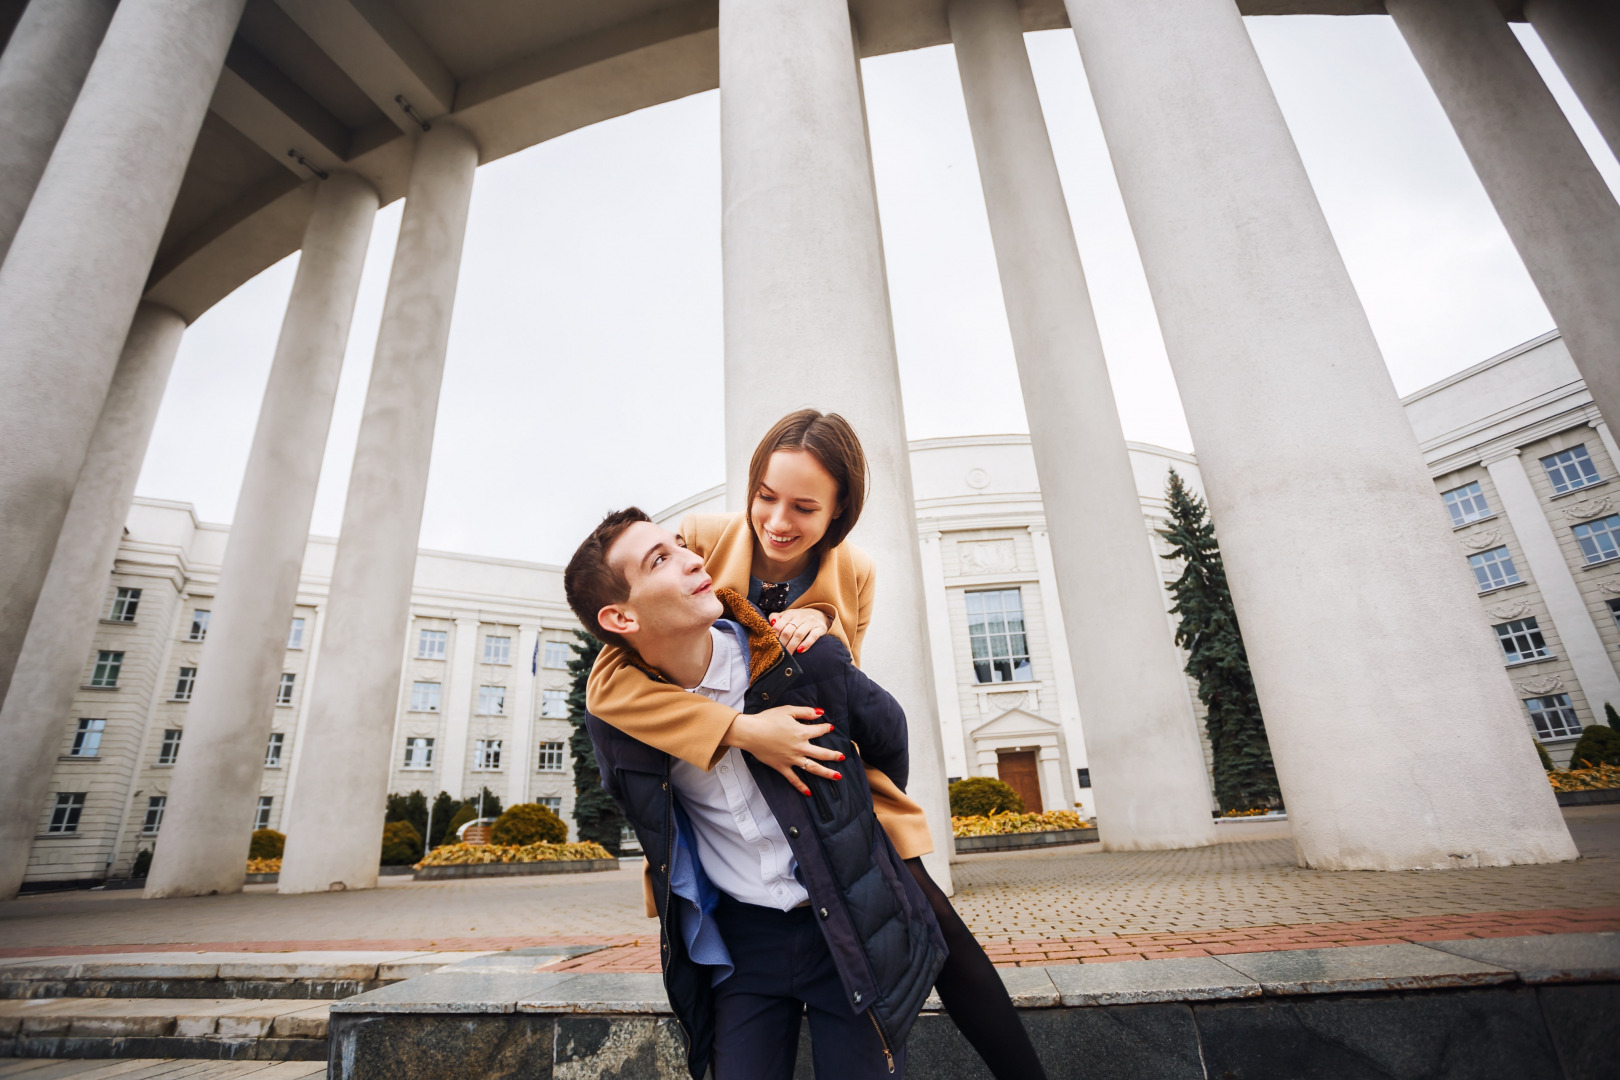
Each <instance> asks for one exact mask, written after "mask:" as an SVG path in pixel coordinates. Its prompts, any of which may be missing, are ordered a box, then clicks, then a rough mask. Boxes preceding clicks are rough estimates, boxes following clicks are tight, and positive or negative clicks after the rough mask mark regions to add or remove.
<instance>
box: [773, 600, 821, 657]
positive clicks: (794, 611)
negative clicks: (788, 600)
mask: <svg viewBox="0 0 1620 1080" xmlns="http://www.w3.org/2000/svg"><path fill="white" fill-rule="evenodd" d="M771 626H772V627H773V628H774V629H775V630H776V636H777V637H778V638H780V639H781V641H782V648H783V649H785V650H787V654H788V655H789V656H792V655H793V654H794V653H802V652H804V650H806V649H808V648H809V647H810V646H812V645H814V644H815V643H816V639H817V638H819V637H821V636H823V635H824V634H826V633H827V631H828V629H830V628H831V627H832V619H831V618H829V617H828V616H826V615H823V614H822V613H821V612H819V611H817V610H816V609H815V608H790V609H788V610H787V611H779V612H777V613H776V614H775V615H772V616H771Z"/></svg>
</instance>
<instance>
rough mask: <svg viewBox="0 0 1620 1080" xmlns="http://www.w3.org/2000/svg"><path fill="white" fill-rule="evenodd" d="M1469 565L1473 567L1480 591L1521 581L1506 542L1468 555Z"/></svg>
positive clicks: (1488, 590)
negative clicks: (1476, 553)
mask: <svg viewBox="0 0 1620 1080" xmlns="http://www.w3.org/2000/svg"><path fill="white" fill-rule="evenodd" d="M1468 565H1469V566H1470V567H1472V568H1473V571H1474V580H1475V581H1477V582H1479V591H1480V592H1490V591H1491V590H1492V589H1500V588H1502V587H1503V586H1505V585H1517V584H1518V583H1519V571H1518V570H1516V569H1515V568H1514V566H1513V556H1512V555H1509V554H1508V549H1507V545H1506V544H1504V545H1503V546H1501V547H1494V548H1491V550H1489V551H1482V552H1480V553H1479V554H1478V555H1470V556H1468Z"/></svg>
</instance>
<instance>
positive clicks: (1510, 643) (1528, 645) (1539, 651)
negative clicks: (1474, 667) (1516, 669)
mask: <svg viewBox="0 0 1620 1080" xmlns="http://www.w3.org/2000/svg"><path fill="white" fill-rule="evenodd" d="M1491 629H1492V630H1495V631H1496V640H1497V641H1500V642H1501V643H1502V651H1503V652H1504V653H1506V654H1507V662H1508V663H1510V664H1517V663H1519V662H1520V661H1522V660H1540V659H1541V658H1542V657H1544V656H1546V655H1547V642H1546V641H1545V640H1544V639H1543V638H1542V636H1541V626H1540V624H1538V623H1537V622H1536V620H1535V616H1531V617H1529V618H1525V619H1515V620H1513V621H1512V622H1505V623H1497V624H1496V625H1495V626H1493V627H1491Z"/></svg>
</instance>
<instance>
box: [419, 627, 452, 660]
mask: <svg viewBox="0 0 1620 1080" xmlns="http://www.w3.org/2000/svg"><path fill="white" fill-rule="evenodd" d="M430 643H431V644H432V645H433V648H432V649H425V648H424V647H425V646H427V645H428V644H430ZM449 649H450V631H448V630H434V629H431V628H429V627H426V626H419V627H417V629H416V658H417V659H418V660H443V659H444V658H445V656H446V654H447V653H448V652H449Z"/></svg>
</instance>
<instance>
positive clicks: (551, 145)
mask: <svg viewBox="0 0 1620 1080" xmlns="http://www.w3.org/2000/svg"><path fill="white" fill-rule="evenodd" d="M1248 26H1249V31H1250V35H1251V36H1252V37H1253V39H1254V42H1255V45H1256V47H1257V48H1258V50H1259V53H1260V57H1261V60H1262V61H1263V63H1264V64H1265V68H1266V72H1267V74H1268V75H1269V76H1270V78H1271V82H1272V85H1273V87H1275V89H1276V93H1277V97H1278V99H1279V101H1280V102H1281V104H1282V109H1283V113H1284V115H1285V116H1286V117H1287V120H1288V124H1289V127H1290V129H1291V130H1292V132H1293V135H1294V138H1295V140H1296V142H1297V143H1298V144H1299V148H1300V152H1301V154H1302V155H1303V157H1304V160H1305V166H1306V169H1307V170H1308V171H1309V173H1310V177H1311V181H1312V183H1313V184H1314V185H1315V187H1316V192H1317V195H1318V197H1319V198H1320V199H1321V202H1322V205H1323V208H1324V210H1325V211H1326V213H1327V217H1328V221H1329V223H1330V224H1331V226H1332V228H1333V233H1334V235H1335V237H1336V238H1337V240H1338V243H1339V248H1340V250H1341V251H1342V252H1343V254H1344V258H1345V261H1346V263H1347V264H1348V266H1349V269H1350V275H1351V277H1352V279H1353V280H1354V282H1355V285H1356V288H1357V290H1358V291H1359V292H1360V295H1361V299H1362V302H1363V304H1364V305H1365V306H1366V308H1367V312H1368V315H1369V316H1370V318H1371V320H1372V326H1373V329H1374V331H1375V332H1376V333H1377V335H1378V340H1379V344H1380V345H1381V346H1382V348H1383V351H1384V357H1385V360H1386V361H1387V362H1388V365H1389V370H1390V374H1391V376H1392V377H1393V379H1394V382H1395V385H1396V388H1397V389H1398V390H1399V391H1400V392H1401V393H1403V394H1404V393H1408V392H1410V391H1412V390H1416V389H1418V388H1419V387H1422V386H1425V385H1428V384H1429V383H1432V382H1434V381H1436V380H1438V379H1441V378H1444V377H1445V376H1447V375H1450V374H1452V373H1454V372H1456V371H1459V370H1461V369H1463V368H1465V367H1468V366H1469V365H1471V364H1475V363H1478V362H1479V361H1481V360H1484V359H1486V358H1487V357H1489V356H1491V355H1493V354H1495V353H1498V352H1501V351H1502V350H1504V349H1507V348H1511V347H1512V346H1514V345H1516V344H1518V343H1520V342H1522V341H1525V340H1527V339H1529V338H1531V337H1534V336H1536V335H1537V334H1540V333H1543V332H1545V331H1546V330H1548V329H1550V328H1551V327H1552V320H1551V318H1550V317H1549V316H1548V314H1547V311H1546V308H1545V307H1544V306H1543V304H1542V303H1541V300H1540V298H1539V297H1538V296H1537V294H1536V291H1535V289H1534V287H1533V286H1532V285H1531V283H1530V279H1529V277H1528V275H1527V274H1526V273H1525V270H1524V267H1523V264H1522V263H1521V262H1520V261H1519V258H1518V256H1517V255H1516V254H1515V252H1514V250H1513V247H1512V245H1511V244H1510V243H1509V241H1508V238H1507V235H1506V233H1505V232H1504V231H1503V230H1502V226H1501V223H1500V222H1499V221H1498V219H1497V217H1496V214H1495V212H1494V211H1493V210H1492V208H1491V205H1490V203H1489V201H1488V200H1487V199H1486V197H1485V193H1484V191H1483V190H1482V189H1481V187H1480V185H1479V181H1478V179H1477V178H1476V177H1475V175H1474V173H1473V170H1472V168H1471V167H1470V166H1469V164H1468V160H1467V158H1466V157H1465V156H1464V155H1463V152H1462V148H1461V146H1460V145H1459V144H1458V142H1457V139H1456V136H1455V135H1454V134H1453V133H1452V131H1451V129H1450V127H1449V125H1448V124H1447V122H1446V120H1445V117H1444V115H1443V114H1442V112H1441V110H1440V107H1439V104H1438V103H1437V102H1436V101H1435V99H1434V97H1433V95H1432V94H1431V93H1430V92H1429V89H1428V86H1427V84H1426V83H1425V82H1424V79H1423V77H1422V75H1421V73H1420V72H1419V71H1418V68H1417V65H1416V63H1415V62H1414V61H1413V59H1412V57H1411V54H1410V53H1409V52H1408V51H1407V49H1406V46H1405V45H1404V44H1403V42H1402V41H1401V38H1400V36H1399V34H1397V33H1396V31H1395V29H1394V27H1393V25H1392V24H1391V23H1390V21H1389V20H1388V19H1387V18H1383V17H1359V18H1331V17H1298V16H1296V17H1289V18H1270V19H1264V18H1262V19H1250V20H1248ZM1518 30H1519V33H1520V38H1521V40H1523V41H1524V42H1525V45H1526V48H1527V49H1528V50H1529V52H1530V55H1531V57H1532V58H1533V59H1534V60H1535V62H1536V64H1537V66H1538V67H1539V68H1540V69H1541V71H1542V73H1543V75H1544V76H1545V77H1546V78H1547V79H1548V82H1549V84H1550V85H1551V86H1552V87H1553V90H1554V93H1555V94H1557V95H1558V98H1559V101H1560V103H1561V104H1562V105H1563V107H1564V109H1565V112H1566V113H1567V114H1569V116H1570V118H1571V120H1572V122H1574V124H1575V125H1576V128H1577V131H1578V132H1579V134H1580V136H1581V138H1582V140H1583V142H1585V144H1586V146H1587V148H1588V150H1589V151H1590V152H1591V153H1592V155H1593V157H1594V159H1595V160H1597V162H1598V164H1599V167H1600V168H1601V169H1602V170H1603V172H1604V176H1605V178H1606V179H1607V180H1608V182H1609V185H1610V187H1611V188H1612V189H1614V190H1616V191H1617V192H1620V166H1617V165H1616V163H1615V159H1614V157H1613V155H1612V154H1610V153H1609V151H1608V149H1607V147H1606V146H1604V144H1603V142H1602V140H1601V138H1600V137H1599V136H1598V134H1597V132H1596V129H1595V128H1594V127H1593V126H1592V124H1591V122H1590V121H1589V119H1588V118H1587V117H1586V115H1585V113H1584V112H1583V111H1582V110H1581V108H1580V106H1579V104H1578V103H1577V102H1576V101H1575V99H1574V96H1573V95H1572V94H1571V93H1570V91H1569V89H1568V87H1567V85H1566V84H1565V83H1564V82H1563V80H1562V78H1561V77H1560V76H1559V75H1558V73H1557V70H1556V68H1555V67H1554V66H1553V65H1552V63H1551V61H1550V60H1549V58H1548V57H1547V56H1546V53H1545V51H1544V50H1543V49H1542V47H1541V45H1540V42H1539V41H1538V40H1536V38H1535V36H1534V34H1533V32H1531V31H1530V30H1529V29H1528V28H1527V27H1523V26H1520V27H1518ZM1027 41H1028V45H1029V52H1030V58H1031V60H1032V61H1033V63H1034V68H1035V77H1036V80H1037V82H1038V84H1039V87H1040V93H1041V101H1042V104H1043V106H1044V108H1045V111H1046V121H1047V126H1048V128H1049V129H1050V131H1051V135H1052V142H1053V145H1054V147H1055V149H1056V151H1057V158H1058V166H1059V169H1060V170H1061V172H1062V176H1063V183H1064V189H1065V191H1066V193H1067V196H1068V200H1069V212H1070V215H1071V217H1072V218H1073V221H1074V227H1075V231H1076V235H1077V237H1078V240H1079V244H1080V253H1081V256H1082V258H1083V260H1084V262H1085V269H1086V274H1087V278H1088V280H1089V283H1090V287H1091V294H1092V301H1093V304H1094V306H1095V308H1096V312H1097V320H1098V323H1099V326H1100V328H1101V331H1102V337H1103V344H1104V346H1105V347H1106V349H1107V352H1108V363H1109V369H1110V371H1111V373H1112V375H1113V380H1114V390H1115V396H1116V398H1117V399H1118V402H1119V408H1120V413H1121V416H1122V418H1123V420H1124V426H1125V433H1126V437H1127V438H1130V439H1134V440H1138V441H1142V442H1150V443H1157V444H1159V445H1162V446H1168V447H1173V448H1176V449H1181V450H1192V449H1194V447H1193V446H1192V443H1191V440H1190V439H1189V437H1188V435H1187V429H1186V425H1185V422H1184V420H1183V418H1182V414H1181V407H1180V404H1179V403H1178V401H1177V399H1176V391H1175V384H1174V382H1173V381H1172V379H1171V377H1170V369H1169V366H1168V363H1167V362H1166V360H1165V356H1164V347H1163V343H1162V342H1161V340H1160V337H1159V332H1158V327H1157V323H1156V321H1155V318H1154V313H1153V306H1152V302H1151V300H1150V298H1149V296H1148V292H1147V285H1146V281H1145V279H1144V278H1143V275H1142V269H1141V264H1140V262H1139V261H1138V258H1137V255H1136V251H1135V247H1134V244H1133V241H1132V238H1131V233H1130V227H1129V225H1128V223H1127V221H1126V218H1125V211H1124V207H1123V204H1122V203H1121V202H1120V198H1119V191H1118V188H1117V186H1116V185H1115V182H1114V176H1113V171H1112V168H1111V166H1110V164H1109V161H1108V156H1107V152H1106V149H1105V147H1104V144H1103V141H1102V134H1101V131H1100V129H1099V127H1098V124H1097V119H1096V114H1095V112H1094V110H1093V107H1092V103H1091V98H1090V94H1089V93H1088V91H1087V87H1086V82H1085V75H1084V72H1083V70H1082V68H1081V65H1080V58H1079V55H1078V52H1077V50H1076V47H1075V43H1074V38H1073V36H1072V35H1071V34H1070V33H1069V32H1068V31H1050V32H1045V33H1040V34H1031V35H1029V36H1028V37H1027ZM864 74H865V84H866V94H867V105H868V110H869V114H870V122H871V126H872V144H873V155H874V157H875V164H876V172H877V185H878V198H879V202H880V205H881V213H882V219H883V238H884V245H885V252H886V256H887V260H888V269H889V280H890V291H891V295H892V299H893V305H894V321H895V334H896V337H897V340H898V342H899V352H900V366H901V375H902V379H903V382H904V392H905V402H906V421H907V426H908V432H909V435H910V436H911V437H912V438H934V437H940V436H950V435H973V434H989V433H1001V432H1023V431H1027V430H1028V428H1027V426H1026V424H1025V420H1024V410H1023V406H1022V403H1021V401H1020V397H1019V390H1018V383H1017V373H1016V370H1015V367H1014V363H1013V358H1012V345H1011V340H1010V338H1009V335H1008V332H1007V325H1006V317H1005V313H1004V311H1003V308H1002V303H1001V294H1000V286H999V283H998V281H997V277H996V268H995V261H994V255H993V252H992V250H991V246H990V234H989V226H988V224H987V221H986V218H985V211H984V204H983V200H982V196H981V194H980V190H979V181H978V173H977V167H976V165H975V163H974V159H973V145H972V141H971V138H970V136H969V132H968V126H967V116H966V113H965V111H964V109H963V105H962V92H961V87H960V84H959V83H958V81H957V77H956V69H955V61H954V58H953V56H952V54H951V50H950V47H949V46H944V47H940V48H934V49H926V50H922V51H919V52H912V53H903V54H900V55H896V56H887V57H880V58H877V59H873V60H868V61H865V67H864ZM401 209H402V204H401V203H397V202H396V203H395V204H393V205H392V206H389V207H386V208H384V209H383V211H382V212H381V213H379V214H378V216H377V222H376V227H375V230H374V232H373V234H372V241H371V251H370V255H369V257H368V260H367V264H366V271H365V277H364V280H363V281H362V284H361V289H360V300H359V306H358V309H357V311H356V315H355V321H354V330H353V333H352V335H351V339H350V343H349V351H348V356H347V359H346V362H345V367H344V371H343V378H342V382H341V385H340V388H339V391H338V402H337V409H336V414H335V417H334V420H333V425H332V432H331V437H330V439H329V441H328V444H327V451H326V461H325V466H324V469H323V471H322V474H321V484H320V491H319V494H318V496H317V499H316V506H315V516H314V521H313V525H312V529H313V531H314V532H316V533H320V534H323V535H329V536H336V535H337V534H338V532H339V527H340V524H341V521H342V514H343V499H344V494H345V488H346V486H347V483H348V465H349V459H350V457H351V455H352V454H353V452H354V444H355V439H356V436H357V433H358V429H359V423H360V411H361V406H362V403H363V399H364V396H365V384H366V380H367V377H368V375H369V370H370V365H371V352H372V348H373V347H374V345H375V343H376V336H377V325H378V321H379V319H380V317H381V313H382V303H383V292H384V289H385V287H386V284H387V277H388V267H389V261H390V260H391V258H392V256H393V249H394V241H395V236H396V234H397V232H398V229H399V219H400V211H401ZM296 267H297V256H293V257H291V258H288V259H286V260H284V261H283V262H281V263H279V264H277V265H276V266H274V267H271V268H270V269H269V270H266V271H265V272H264V273H263V274H261V275H259V277H257V278H256V279H254V280H253V281H251V282H249V283H248V284H246V285H244V286H243V287H242V288H241V289H239V290H237V291H236V293H234V294H233V295H231V296H230V297H229V298H227V299H226V300H224V301H223V302H221V303H220V304H218V305H217V306H215V307H214V308H213V309H212V310H211V311H209V312H208V313H207V314H205V315H204V316H203V317H202V318H201V319H199V320H198V321H197V322H196V323H195V324H194V325H193V326H192V327H191V328H190V329H189V330H188V331H187V332H186V337H185V340H184V343H183V344H182V346H181V349H180V355H179V358H178V359H177V361H176V363H175V369H174V375H173V377H172V378H171V380H170V384H169V389H168V393H167V396H166V397H165V399H164V402H163V408H162V411H161V413H160V415H159V418H158V424H157V430H156V432H155V434H154V435H153V439H152V447H151V450H150V452H149V454H148V456H147V460H146V463H145V467H144V469H143V470H142V473H141V479H140V483H139V485H138V489H137V490H138V493H139V494H141V495H145V496H150V497H153V498H162V499H176V500H181V501H185V502H190V503H193V504H194V505H195V506H196V508H197V513H198V516H199V517H200V518H202V520H204V521H213V522H229V521H230V519H231V517H232V515H233V513H234V508H235V503H236V496H237V491H238V488H239V487H240V484H241V478H242V470H243V468H244V467H245V465H246V461H247V453H248V445H249V442H250V440H251V438H252V433H253V427H254V424H255V422H256V418H257V414H258V407H259V399H260V397H261V396H262V394H263V391H264V385H265V381H266V379H267V377H268V373H269V366H270V360H271V356H272V354H273V352H274V349H275V341H276V335H277V332H278V330H279V327H280V322H281V315H282V311H283V308H284V307H285V305H286V301H287V296H288V293H289V291H290V290H291V287H292V279H293V273H294V271H295V269H296ZM721 337H722V335H721V294H720V134H719V97H718V94H716V93H707V94H700V95H698V96H696V97H691V98H686V99H684V100H681V101H676V102H672V103H670V104H667V105H661V106H658V107H656V108H651V109H646V110H643V111H642V112H639V113H634V114H632V115H630V116H625V117H621V118H619V119H617V120H611V121H608V122H606V123H603V124H598V125H596V126H594V127H591V128H587V129H585V130H582V131H577V132H574V133H572V134H569V135H566V136H564V137H562V138H559V139H555V140H552V141H551V142H547V143H543V144H541V145H539V146H536V147H532V148H530V149H529V150H527V151H524V152H523V153H520V154H515V155H513V156H511V157H508V158H505V159H503V160H501V161H497V162H494V163H492V164H490V165H486V166H485V167H484V168H482V169H481V170H480V171H479V174H478V183H477V185H476V186H475V188H474V193H473V202H472V215H471V222H470V224H469V226H468V235H467V245H466V253H465V255H464V257H463V260H462V268H461V282H460V287H459V291H458V293H457V297H456V310H455V322H454V328H453V331H452V333H451V339H450V351H449V357H448V361H447V364H446V369H445V380H444V392H443V396H442V398H441V402H440V406H439V419H438V426H437V429H436V433H435V440H434V450H433V467H432V473H431V477H430V480H429V484H428V496H427V508H426V514H425V517H424V521H423V526H422V545H423V546H424V547H429V548H437V549H441V550H449V551H461V552H470V553H475V554H481V555H493V556H499V557H505V558H516V559H529V560H534V561H539V562H553V563H557V562H562V561H564V560H566V558H567V556H568V554H569V552H571V551H572V550H573V547H574V545H575V544H576V543H577V542H578V539H579V538H580V536H582V535H583V534H584V533H585V532H586V531H587V530H588V529H589V528H590V526H591V525H592V524H594V522H595V521H596V520H597V518H598V517H599V516H600V515H601V513H602V512H603V511H604V510H605V509H608V508H610V507H615V506H623V505H626V504H629V503H639V504H640V505H642V506H643V507H644V508H646V509H648V510H649V511H655V510H657V509H658V508H661V507H664V506H666V505H668V504H670V503H673V502H676V501H678V500H680V499H683V498H685V497H686V496H688V495H691V494H695V493H696V492H698V491H701V490H703V489H705V488H708V487H710V486H712V485H715V484H718V483H720V482H722V480H723V479H724V462H723V438H722V434H721V422H720V415H719V412H718V410H719V402H720V397H721V345H722V342H721Z"/></svg>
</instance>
